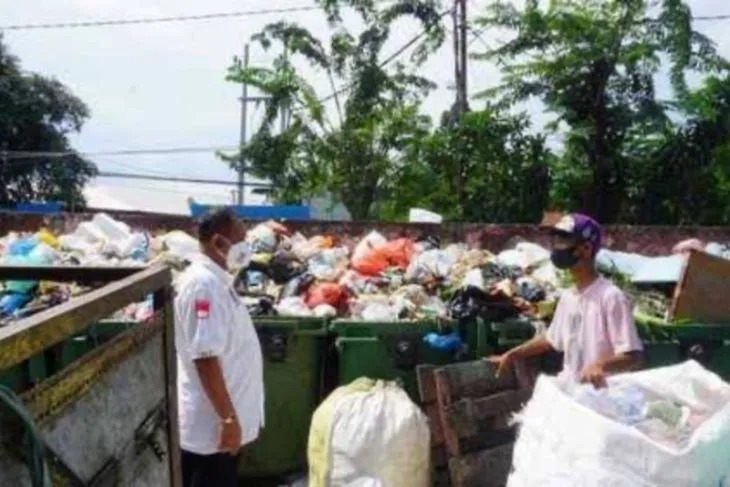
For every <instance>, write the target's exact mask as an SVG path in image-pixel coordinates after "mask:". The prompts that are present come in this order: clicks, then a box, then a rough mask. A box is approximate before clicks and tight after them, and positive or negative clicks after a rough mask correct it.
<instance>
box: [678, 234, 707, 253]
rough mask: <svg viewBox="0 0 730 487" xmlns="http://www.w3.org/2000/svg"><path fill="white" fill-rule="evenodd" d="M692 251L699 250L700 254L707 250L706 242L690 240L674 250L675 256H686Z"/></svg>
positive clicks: (680, 243)
mask: <svg viewBox="0 0 730 487" xmlns="http://www.w3.org/2000/svg"><path fill="white" fill-rule="evenodd" d="M692 250H699V251H700V252H702V251H704V250H705V242H703V241H702V240H699V239H696V238H690V239H687V240H682V241H681V242H679V243H678V244H677V245H675V246H674V247H673V248H672V253H673V254H684V253H688V252H690V251H692Z"/></svg>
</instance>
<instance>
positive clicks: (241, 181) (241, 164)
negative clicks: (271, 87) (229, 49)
mask: <svg viewBox="0 0 730 487" xmlns="http://www.w3.org/2000/svg"><path fill="white" fill-rule="evenodd" d="M248 61H249V46H248V44H245V45H244V46H243V68H244V69H246V68H248ZM242 85H243V86H242V88H241V138H240V146H241V157H240V160H239V161H238V194H237V198H236V199H237V201H238V205H240V206H243V204H244V203H245V201H246V199H245V197H244V189H245V188H246V186H262V185H261V184H258V183H253V184H252V183H246V170H247V169H248V166H247V164H246V163H247V161H246V158H245V157H244V155H243V148H244V147H245V146H246V143H247V142H248V133H247V129H248V104H249V103H257V104H258V103H263V102H265V101H267V100H268V99H269V97H268V96H249V94H248V84H246V83H243V84H242ZM284 120H285V119H284V118H283V115H282V127H284V126H285V123H284ZM287 124H288V122H287ZM263 186H266V185H263Z"/></svg>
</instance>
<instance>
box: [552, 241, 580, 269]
mask: <svg viewBox="0 0 730 487" xmlns="http://www.w3.org/2000/svg"><path fill="white" fill-rule="evenodd" d="M575 249H576V247H568V248H567V249H555V250H553V251H552V252H551V253H550V260H551V261H552V263H553V265H554V266H555V267H557V268H558V269H563V270H567V269H570V268H571V267H573V266H574V265H575V264H577V263H578V256H577V255H575Z"/></svg>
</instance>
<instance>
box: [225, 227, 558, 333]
mask: <svg viewBox="0 0 730 487" xmlns="http://www.w3.org/2000/svg"><path fill="white" fill-rule="evenodd" d="M279 235H280V234H279ZM248 241H249V244H250V247H251V251H252V253H253V256H252V259H251V262H250V264H249V265H248V266H246V267H245V268H243V269H240V271H239V272H238V273H237V277H236V283H237V286H238V290H239V293H240V294H242V295H243V296H246V297H247V299H248V300H249V303H250V309H252V311H254V312H255V314H279V315H287V316H316V317H335V316H339V317H349V318H352V319H356V320H363V321H370V322H374V321H380V322H392V321H398V320H423V319H446V318H452V319H468V318H471V317H475V316H477V315H480V316H488V317H490V318H492V319H495V320H499V319H504V318H507V317H512V316H517V315H519V314H522V313H535V314H539V313H538V310H539V309H541V307H540V304H541V303H546V302H550V301H551V300H552V301H554V300H555V297H556V292H557V290H558V287H559V283H560V280H559V278H558V275H557V272H556V270H555V268H554V267H553V266H552V264H550V259H549V257H550V255H549V252H548V251H547V250H545V249H543V248H542V247H539V246H537V245H534V244H530V243H520V244H518V245H517V246H516V247H515V248H514V249H510V250H508V251H505V252H502V253H500V254H497V255H495V254H492V253H491V252H489V251H486V250H475V249H469V248H468V247H467V246H466V245H464V244H450V245H447V246H444V247H442V246H440V244H439V241H438V239H436V238H434V237H428V236H427V237H423V238H421V239H417V240H412V239H408V238H397V239H394V240H388V239H386V238H385V237H384V236H383V235H381V234H380V233H378V232H376V231H373V232H371V233H369V234H368V235H366V236H365V237H364V238H362V239H361V240H360V241H358V242H355V243H354V244H352V245H347V244H346V243H342V242H337V241H336V240H335V239H334V238H332V237H326V236H315V237H312V238H306V237H305V236H303V235H301V234H298V233H297V234H294V235H291V236H284V237H279V236H278V235H277V232H275V231H274V230H272V229H271V228H270V227H269V226H267V225H259V226H257V227H256V228H254V229H253V230H252V231H251V232H249V234H248ZM542 308H543V309H545V307H544V306H543V307H542ZM547 308H549V306H548V307H547Z"/></svg>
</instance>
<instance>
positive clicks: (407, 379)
mask: <svg viewBox="0 0 730 487" xmlns="http://www.w3.org/2000/svg"><path fill="white" fill-rule="evenodd" d="M459 328H461V330H460V331H461V332H462V333H461V334H462V337H463V338H465V341H466V344H467V350H466V353H457V354H455V353H454V352H447V351H440V350H435V349H433V348H432V347H430V346H428V345H427V344H425V343H423V337H424V336H425V335H427V334H428V333H433V332H440V331H445V330H446V329H451V330H456V329H459ZM464 328H465V329H464ZM330 329H331V330H332V331H333V332H334V333H335V334H336V335H337V339H336V348H337V353H338V377H339V383H340V385H345V384H349V383H350V382H352V381H354V380H356V379H358V378H360V377H369V378H372V379H384V380H397V381H399V382H401V383H402V385H403V387H404V389H405V390H406V392H407V393H408V394H409V395H410V396H411V398H413V399H414V400H418V383H417V378H416V373H415V369H416V366H417V365H419V364H433V365H442V364H447V363H450V362H454V361H457V360H469V359H473V358H475V357H476V356H478V355H486V354H487V351H488V350H487V349H486V348H485V347H487V337H486V335H485V334H484V333H483V332H484V331H485V329H484V327H483V326H482V324H481V323H480V322H470V323H469V324H465V325H462V326H461V327H459V325H458V324H457V323H456V322H448V323H443V322H437V321H433V320H424V321H410V322H407V321H399V322H363V321H353V320H336V321H334V322H332V325H331V327H330Z"/></svg>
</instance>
